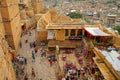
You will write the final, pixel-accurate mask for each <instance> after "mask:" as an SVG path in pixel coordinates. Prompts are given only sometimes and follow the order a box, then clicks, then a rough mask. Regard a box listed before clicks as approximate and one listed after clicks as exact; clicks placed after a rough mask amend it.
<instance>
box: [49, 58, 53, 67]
mask: <svg viewBox="0 0 120 80" xmlns="http://www.w3.org/2000/svg"><path fill="white" fill-rule="evenodd" d="M49 62H50V67H52V63H53V61H52V59H50V60H49Z"/></svg>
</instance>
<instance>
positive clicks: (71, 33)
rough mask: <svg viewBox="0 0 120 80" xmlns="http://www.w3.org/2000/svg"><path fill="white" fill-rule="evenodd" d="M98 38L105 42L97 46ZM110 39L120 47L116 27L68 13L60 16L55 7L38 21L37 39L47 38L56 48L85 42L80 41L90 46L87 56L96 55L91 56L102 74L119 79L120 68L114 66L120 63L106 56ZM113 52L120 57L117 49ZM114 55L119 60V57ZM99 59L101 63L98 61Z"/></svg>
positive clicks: (73, 46) (74, 46) (115, 45)
mask: <svg viewBox="0 0 120 80" xmlns="http://www.w3.org/2000/svg"><path fill="white" fill-rule="evenodd" d="M84 36H85V37H84ZM96 39H97V40H98V39H101V41H103V42H101V43H102V44H104V45H101V46H100V45H98V46H97V48H96V44H95V43H94V40H96ZM108 39H110V40H111V41H113V42H114V44H113V46H112V47H114V48H117V49H118V50H119V49H120V42H119V41H118V40H119V39H120V36H119V35H118V33H117V32H115V31H114V30H112V29H108V28H106V27H105V26H102V25H101V23H99V22H96V24H94V25H89V24H87V23H86V22H85V21H84V20H82V19H71V18H70V17H68V16H64V15H58V14H57V11H56V10H55V9H50V10H48V12H46V13H45V14H43V16H42V17H41V18H40V19H39V21H38V23H37V40H38V42H41V41H43V40H44V41H48V49H49V48H56V46H59V48H60V49H61V48H68V49H69V48H76V47H77V46H80V45H81V44H82V43H81V41H84V42H85V44H87V47H86V48H88V49H89V50H88V53H87V56H88V55H92V54H95V56H93V57H90V59H93V60H94V62H95V64H96V65H97V66H98V68H99V70H100V71H101V73H102V75H103V77H104V78H105V79H106V80H119V79H120V73H119V71H120V69H119V67H115V66H116V65H117V66H118V64H116V63H115V62H114V63H115V64H114V65H113V63H112V62H110V61H109V59H108V58H106V56H105V55H107V50H106V49H108V47H106V46H105V44H107V42H105V41H107V40H108ZM90 44H91V45H93V47H92V48H90ZM100 47H102V49H101V48H100ZM114 48H113V49H114ZM104 50H105V51H104ZM105 52H106V53H105ZM114 53H115V54H116V55H117V57H119V55H118V53H117V52H114ZM110 54H112V52H111V53H110ZM115 54H113V55H115ZM108 57H109V56H108ZM112 57H114V59H115V60H117V57H115V56H112ZM98 59H99V60H100V61H101V62H98V61H97V60H98ZM59 65H62V64H59Z"/></svg>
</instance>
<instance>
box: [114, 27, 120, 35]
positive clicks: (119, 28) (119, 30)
mask: <svg viewBox="0 0 120 80" xmlns="http://www.w3.org/2000/svg"><path fill="white" fill-rule="evenodd" d="M114 29H115V30H117V31H118V33H119V34H120V25H117V26H115V28H114Z"/></svg>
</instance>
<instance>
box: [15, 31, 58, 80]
mask: <svg viewBox="0 0 120 80" xmlns="http://www.w3.org/2000/svg"><path fill="white" fill-rule="evenodd" d="M35 37H36V31H35V29H34V30H32V31H31V36H30V35H29V34H25V35H23V36H22V38H21V43H22V48H20V47H19V49H18V52H17V54H19V55H20V56H22V57H24V58H26V59H27V65H26V66H25V71H24V73H25V74H26V73H27V74H28V79H29V80H56V76H55V71H54V69H53V67H50V64H49V62H48V59H47V58H46V57H41V55H40V50H38V52H37V53H35V62H32V50H34V48H30V44H29V43H30V42H34V41H35ZM26 39H28V43H26V42H25V40H26ZM39 49H40V48H39ZM32 68H34V71H35V74H36V77H32V76H31V72H32V71H31V70H32ZM24 76H25V75H24ZM23 78H24V77H23V76H22V77H21V79H20V80H23ZM18 80H19V79H18Z"/></svg>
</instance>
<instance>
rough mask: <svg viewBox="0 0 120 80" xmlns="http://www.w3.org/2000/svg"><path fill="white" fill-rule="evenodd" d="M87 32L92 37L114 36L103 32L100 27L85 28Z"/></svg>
mask: <svg viewBox="0 0 120 80" xmlns="http://www.w3.org/2000/svg"><path fill="white" fill-rule="evenodd" d="M84 29H85V31H87V32H88V33H89V34H91V35H92V36H112V35H111V34H108V33H105V32H103V31H102V30H101V29H100V28H98V27H94V28H93V27H84Z"/></svg>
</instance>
